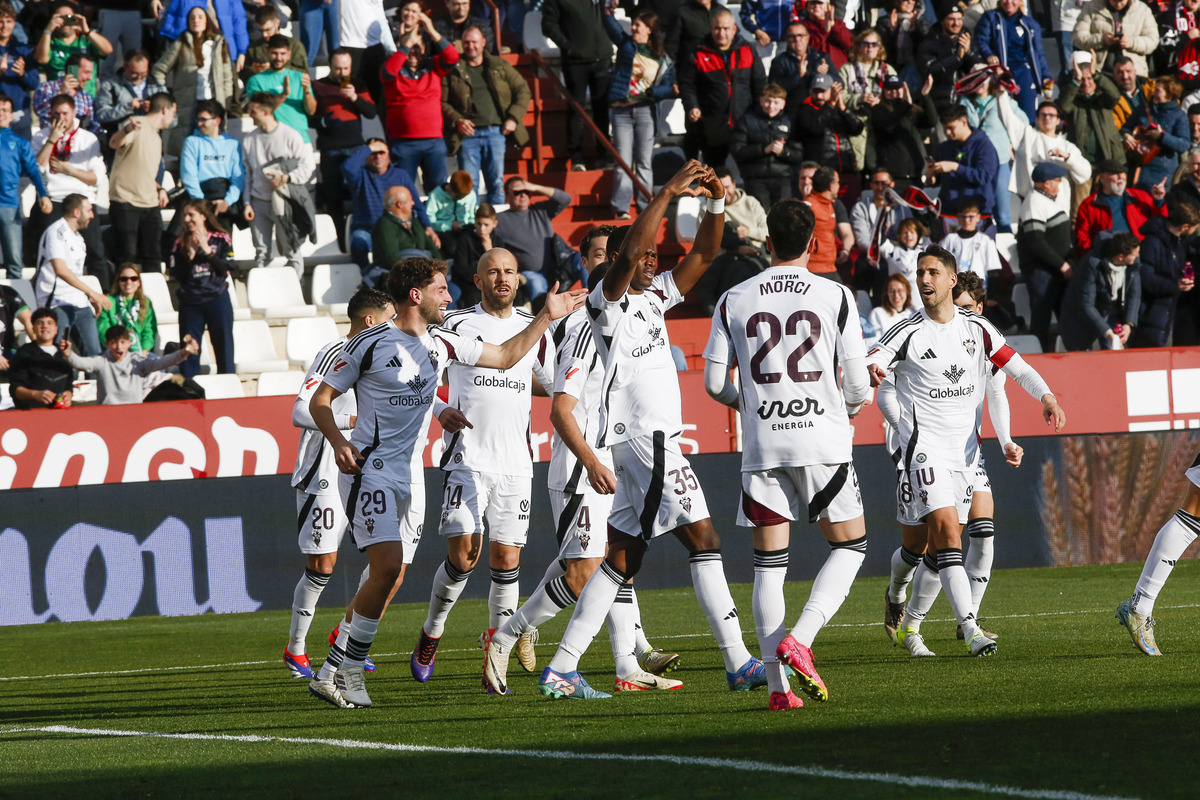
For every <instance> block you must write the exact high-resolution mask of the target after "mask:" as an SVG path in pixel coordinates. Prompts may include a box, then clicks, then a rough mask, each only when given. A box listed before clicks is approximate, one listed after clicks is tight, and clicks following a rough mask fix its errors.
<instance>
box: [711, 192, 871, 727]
mask: <svg viewBox="0 0 1200 800" xmlns="http://www.w3.org/2000/svg"><path fill="white" fill-rule="evenodd" d="M815 224H816V219H815V217H814V216H813V212H812V209H811V208H810V207H809V206H808V205H806V204H805V203H803V202H802V201H799V200H782V201H780V202H778V203H776V204H775V205H774V206H772V207H771V211H770V213H769V214H768V215H767V230H768V237H767V248H768V250H769V251H770V252H771V267H770V268H769V269H767V270H764V271H763V272H761V273H759V274H758V275H756V276H754V277H752V278H749V279H747V280H746V281H743V282H742V283H740V284H738V285H737V286H735V287H733V288H732V289H730V290H729V291H728V292H726V293H725V294H724V295H723V296H722V297H721V299H720V300H719V301H718V302H717V310H716V313H715V314H714V316H713V321H712V332H711V334H710V336H709V339H708V345H707V346H706V347H705V349H704V357H705V359H706V360H707V362H708V363H707V366H706V368H705V372H704V377H705V388H706V389H707V390H708V392H709V394H710V395H712V397H713V398H714V399H715V400H717V401H718V402H721V403H724V404H725V405H728V406H730V407H731V408H734V409H737V410H738V411H740V412H741V414H742V430H743V435H744V443H743V449H742V500H741V507H740V511H739V513H738V520H737V523H738V525H740V526H743V527H753V529H754V625H755V628H756V629H757V630H758V639H759V645H760V647H761V648H762V660H763V663H764V664H765V666H766V673H767V681H768V684H769V686H770V690H771V695H770V699H769V701H768V708H770V709H772V710H786V709H790V708H799V707H800V706H802V705H803V702H802V701H801V700H800V698H798V697H796V695H795V694H794V693H793V692H792V691H791V688H790V686H789V685H788V681H787V677H786V676H785V674H784V666H785V665H789V666H791V667H792V668H793V669H794V670H795V671H796V675H797V677H798V679H799V682H800V688H801V690H802V691H803V692H804V693H805V694H807V695H808V696H809V697H811V698H813V699H815V700H827V699H828V697H829V693H828V691H827V689H826V687H825V683H824V681H822V680H821V677H820V675H818V674H817V671H816V667H815V666H814V664H813V655H812V642H813V639H814V638H815V637H816V635H817V633H818V632H819V631H820V630H821V628H822V627H823V626H824V625H825V624H827V623H828V622H829V620H830V619H832V617H833V615H834V614H835V613H837V610H838V608H840V607H841V604H842V602H843V601H844V600H845V598H846V595H847V594H849V592H850V586H851V585H852V584H853V582H854V578H855V577H856V576H857V575H858V570H859V567H861V566H862V562H863V559H864V558H865V557H866V550H867V536H866V524H865V522H864V519H863V506H862V495H861V493H860V492H859V487H858V477H857V476H856V475H855V472H854V464H853V463H852V461H851V454H850V450H851V439H852V430H851V427H850V417H851V416H852V415H854V414H857V413H858V410H859V409H860V408H862V406H863V405H864V404H865V403H866V402H868V399H869V396H870V386H869V379H868V376H867V370H866V355H867V352H866V346H865V345H864V343H863V334H862V327H861V324H860V322H859V318H858V310H857V307H856V305H855V301H854V296H853V295H852V294H851V292H850V290H849V289H847V288H846V287H845V286H842V285H841V284H840V283H837V282H835V281H832V280H829V279H827V278H823V277H820V276H817V275H814V274H813V273H811V272H809V270H808V268H807V265H808V260H809V257H810V256H811V254H812V253H813V252H815V250H816V239H814V238H813V235H812V233H813V228H814V226H815ZM735 365H737V367H738V384H737V385H734V384H733V383H732V382H731V381H730V378H729V370H730V369H731V368H732V367H733V366H735ZM839 366H840V367H841V368H842V370H843V373H842V374H839ZM798 521H807V522H809V523H817V524H819V525H820V527H821V530H822V532H823V533H824V534H825V538H826V540H827V541H828V542H829V545H830V547H831V552H830V555H829V558H828V559H827V560H826V562H825V565H824V566H823V567H822V568H821V571H820V572H819V573H818V575H817V578H816V581H815V582H814V584H813V589H812V593H811V594H810V595H809V600H808V603H807V604H806V605H805V607H804V611H803V613H802V614H801V615H800V618H799V620H798V621H797V623H796V625H795V626H794V627H793V628H792V630H791V632H790V633H788V634H787V635H785V634H784V620H785V615H786V611H785V605H784V595H783V584H784V579H785V578H786V576H787V565H788V545H789V540H790V528H791V523H793V522H798Z"/></svg>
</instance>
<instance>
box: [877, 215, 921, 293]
mask: <svg viewBox="0 0 1200 800" xmlns="http://www.w3.org/2000/svg"><path fill="white" fill-rule="evenodd" d="M928 246H929V229H928V228H926V227H925V226H924V225H923V224H922V223H921V221H920V220H918V219H916V218H914V217H909V218H908V219H905V220H901V221H900V224H899V225H897V226H896V238H895V239H884V240H883V243H882V244H881V245H880V247H879V265H880V272H882V273H883V274H885V275H887V276H889V277H891V276H892V275H903V276H904V279H905V280H906V281H908V293H909V297H917V296H919V292H920V287H918V286H917V261H918V259H919V258H920V257H921V253H922V252H924V250H925V248H926V247H928Z"/></svg>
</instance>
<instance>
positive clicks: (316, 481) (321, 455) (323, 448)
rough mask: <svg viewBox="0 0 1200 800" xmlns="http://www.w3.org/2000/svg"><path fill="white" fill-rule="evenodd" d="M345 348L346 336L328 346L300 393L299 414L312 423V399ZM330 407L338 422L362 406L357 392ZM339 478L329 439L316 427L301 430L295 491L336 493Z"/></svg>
mask: <svg viewBox="0 0 1200 800" xmlns="http://www.w3.org/2000/svg"><path fill="white" fill-rule="evenodd" d="M345 344H346V337H345V336H343V337H342V338H340V339H335V340H334V341H332V342H330V343H329V344H327V345H325V346H324V347H322V348H321V350H320V352H318V353H317V357H316V358H314V359H313V363H312V366H311V367H309V368H308V374H307V375H305V376H304V385H303V386H301V387H300V393H299V394H297V395H296V406H297V407H298V408H297V410H298V411H299V413H300V414H301V415H302V416H303V417H304V418H305V419H307V420H309V421H311V420H312V416H311V415H310V414H309V412H308V402H309V401H310V400H312V396H313V395H314V394H315V393H316V391H317V387H318V386H320V385H321V381H322V380H323V379H324V378H325V375H326V374H327V373H328V372H329V370H330V369H332V368H333V365H334V363H335V362H336V361H337V358H338V355H339V354H341V352H342V347H343V346H344V345H345ZM330 406H331V407H332V409H333V416H334V419H337V418H338V417H342V416H345V417H349V416H351V415H353V414H355V413H356V410H357V408H358V404H357V403H356V402H355V401H354V390H353V389H351V390H350V391H348V392H346V393H345V394H340V395H338V396H337V397H336V398H334V400H333V402H332V403H331V404H330ZM294 418H295V417H294V415H293V419H294ZM349 431H350V426H349V425H348V424H347V426H346V429H344V430H343V431H342V432H343V433H349ZM337 476H338V468H337V462H336V461H334V459H333V448H332V447H330V446H329V442H327V441H326V440H325V436H324V435H323V434H322V433H321V432H320V431H319V430H317V429H316V428H315V427H313V428H308V427H305V428H302V429H301V430H300V446H299V448H298V449H297V451H296V468H295V469H294V470H292V488H294V489H298V490H299V491H301V492H307V493H308V494H320V493H322V492H334V493H336V492H337Z"/></svg>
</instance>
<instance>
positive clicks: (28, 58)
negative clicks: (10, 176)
mask: <svg viewBox="0 0 1200 800" xmlns="http://www.w3.org/2000/svg"><path fill="white" fill-rule="evenodd" d="M16 24H17V12H16V11H14V10H13V7H12V5H10V4H9V3H8V2H0V93H3V94H4V95H6V96H7V97H8V98H10V99H11V100H12V102H13V121H12V125H11V127H12V129H13V131H14V132H15V133H17V134H19V135H21V136H23V137H25V138H26V139H28V138H29V133H30V129H31V125H32V120H31V118H30V110H29V106H30V93H32V92H33V90H34V89H36V88H37V86H38V80H39V75H38V71H37V64H36V63H35V61H34V58H33V48H31V47H30V46H29V45H28V44H22V43H21V42H18V41H17V39H16V38H15V37H14V36H13V30H14V29H15V28H16Z"/></svg>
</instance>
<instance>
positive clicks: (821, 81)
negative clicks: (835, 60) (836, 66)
mask: <svg viewBox="0 0 1200 800" xmlns="http://www.w3.org/2000/svg"><path fill="white" fill-rule="evenodd" d="M832 88H833V78H832V77H830V76H829V73H827V72H821V73H818V74H817V75H816V76H815V77H814V78H813V82H812V90H813V91H814V92H820V91H822V90H824V89H832Z"/></svg>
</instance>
